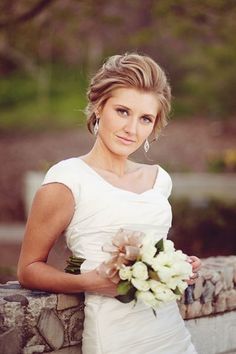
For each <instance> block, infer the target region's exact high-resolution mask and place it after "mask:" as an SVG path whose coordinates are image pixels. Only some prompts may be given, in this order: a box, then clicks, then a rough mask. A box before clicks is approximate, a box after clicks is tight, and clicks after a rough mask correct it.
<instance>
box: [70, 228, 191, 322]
mask: <svg viewBox="0 0 236 354" xmlns="http://www.w3.org/2000/svg"><path fill="white" fill-rule="evenodd" d="M102 249H103V251H104V252H108V253H110V258H109V259H108V260H107V261H104V262H103V263H101V264H100V265H99V267H98V268H97V272H98V273H99V274H100V275H101V276H103V277H106V278H110V280H111V281H113V282H114V283H117V284H118V285H117V291H118V294H119V295H118V296H116V298H117V300H119V301H121V302H123V303H129V302H131V301H134V305H135V304H136V302H137V301H138V300H139V301H142V302H143V303H145V304H146V305H147V306H148V307H151V308H152V310H153V312H154V314H155V315H156V311H155V310H156V309H157V308H158V307H160V306H161V305H163V304H165V303H167V302H170V301H173V300H179V299H180V298H181V296H182V294H183V293H184V291H185V289H186V288H187V286H188V284H187V282H186V281H187V280H188V279H189V277H190V276H192V275H193V273H192V266H191V265H190V264H189V262H188V261H187V255H186V254H184V253H183V252H182V251H180V250H175V247H174V243H173V242H172V241H171V240H164V239H160V240H159V241H158V242H155V241H153V239H152V238H150V237H149V236H148V235H145V234H144V233H142V232H138V231H132V230H126V229H120V230H119V231H118V232H117V233H116V234H115V235H114V237H113V239H112V243H111V244H110V243H106V244H104V245H103V247H102ZM83 261H84V259H83V258H76V257H73V256H72V257H70V259H69V261H67V263H68V265H67V267H66V269H65V271H66V272H69V273H73V274H79V273H80V266H81V264H82V262H83Z"/></svg>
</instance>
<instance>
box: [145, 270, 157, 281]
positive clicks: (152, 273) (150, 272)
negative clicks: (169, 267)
mask: <svg viewBox="0 0 236 354" xmlns="http://www.w3.org/2000/svg"><path fill="white" fill-rule="evenodd" d="M148 275H149V278H151V279H154V280H157V281H160V278H159V276H158V274H157V272H155V271H154V270H149V271H148Z"/></svg>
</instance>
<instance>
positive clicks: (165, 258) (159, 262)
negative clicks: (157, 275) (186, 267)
mask: <svg viewBox="0 0 236 354" xmlns="http://www.w3.org/2000/svg"><path fill="white" fill-rule="evenodd" d="M174 262H175V258H174V253H165V252H160V253H158V255H157V256H156V257H154V258H153V261H152V264H151V265H152V267H153V269H154V270H156V271H158V270H159V268H160V267H161V266H165V267H171V266H172V265H173V264H174Z"/></svg>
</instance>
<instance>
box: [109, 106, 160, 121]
mask: <svg viewBox="0 0 236 354" xmlns="http://www.w3.org/2000/svg"><path fill="white" fill-rule="evenodd" d="M114 106H115V107H122V108H125V109H127V111H129V112H130V111H132V109H130V108H128V107H126V106H124V105H123V104H115V105H114ZM143 116H145V117H151V118H153V119H156V117H155V116H154V115H153V114H151V113H144V114H143V115H142V117H143Z"/></svg>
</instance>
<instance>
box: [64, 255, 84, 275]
mask: <svg viewBox="0 0 236 354" xmlns="http://www.w3.org/2000/svg"><path fill="white" fill-rule="evenodd" d="M84 261H85V259H84V258H81V257H75V256H70V257H69V258H68V259H67V261H66V263H67V266H66V268H65V269H64V270H65V272H66V273H70V274H80V268H81V264H82V263H83V262H84Z"/></svg>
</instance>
